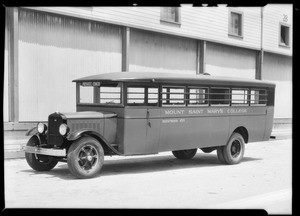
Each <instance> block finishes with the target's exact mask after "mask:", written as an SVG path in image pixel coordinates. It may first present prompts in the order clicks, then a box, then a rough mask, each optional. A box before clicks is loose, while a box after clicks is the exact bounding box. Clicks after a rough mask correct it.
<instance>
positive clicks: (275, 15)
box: [263, 4, 293, 56]
mask: <svg viewBox="0 0 300 216" xmlns="http://www.w3.org/2000/svg"><path fill="white" fill-rule="evenodd" d="M292 7H293V6H292V5H291V4H272V5H266V6H265V7H264V9H263V10H264V17H263V20H264V22H263V49H264V50H265V51H267V52H272V53H278V54H283V55H288V56H292V54H293V37H292V35H293V9H292ZM280 23H282V24H287V25H289V26H290V31H291V32H290V47H283V46H280V45H279V37H280V32H279V24H280Z"/></svg>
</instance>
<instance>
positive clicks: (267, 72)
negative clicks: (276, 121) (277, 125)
mask: <svg viewBox="0 0 300 216" xmlns="http://www.w3.org/2000/svg"><path fill="white" fill-rule="evenodd" d="M292 65H293V64H292V58H291V57H287V56H282V55H276V54H271V53H265V55H264V63H263V72H262V79H263V80H268V81H271V82H274V83H276V90H275V113H274V117H275V118H292V107H293V81H292V73H293V68H292Z"/></svg>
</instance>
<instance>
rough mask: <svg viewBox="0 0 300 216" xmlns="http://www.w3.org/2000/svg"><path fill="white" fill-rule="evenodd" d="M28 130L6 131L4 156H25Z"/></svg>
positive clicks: (284, 134)
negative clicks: (23, 148) (24, 149)
mask: <svg viewBox="0 0 300 216" xmlns="http://www.w3.org/2000/svg"><path fill="white" fill-rule="evenodd" d="M25 133H26V131H4V158H5V159H13V158H23V157H25V156H24V152H22V151H21V148H22V147H23V146H25V145H26V143H27V141H28V140H29V138H30V136H25ZM291 138H292V128H291V126H286V125H283V126H276V127H274V128H273V131H272V134H271V138H270V139H271V140H272V139H273V140H274V139H275V140H282V139H291Z"/></svg>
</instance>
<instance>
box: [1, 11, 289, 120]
mask: <svg viewBox="0 0 300 216" xmlns="http://www.w3.org/2000/svg"><path fill="white" fill-rule="evenodd" d="M180 10H181V23H180V25H178V24H172V23H166V22H163V21H161V20H160V8H159V7H129V8H126V7H125V8H124V7H86V8H84V7H76V8H75V7H36V8H32V10H27V9H24V8H20V9H19V26H16V27H15V28H17V29H18V35H19V41H18V44H17V45H18V53H17V59H18V61H19V62H18V71H17V74H18V80H19V82H18V83H17V85H18V89H19V97H18V98H19V121H20V122H27V121H45V120H47V116H48V115H49V113H51V112H54V111H56V110H58V111H75V85H74V83H72V82H71V81H72V80H73V79H75V78H78V77H82V76H88V75H93V74H97V73H104V72H113V71H120V70H121V69H122V31H121V29H122V28H123V27H122V26H129V27H131V28H130V43H129V52H128V53H129V58H128V59H129V60H128V62H129V63H128V64H129V70H131V71H163V72H166V71H172V72H176V73H187V74H191V73H196V65H197V51H199V50H197V43H198V42H199V40H202V39H203V40H206V41H207V42H206V44H207V45H206V51H205V53H204V54H205V58H204V60H205V69H206V72H208V73H210V74H211V75H214V76H232V77H234V76H238V77H245V78H251V79H254V78H255V72H256V71H255V70H256V52H257V50H260V48H264V49H265V52H264V53H265V57H264V60H263V61H264V62H263V70H262V71H263V72H262V79H265V80H273V81H274V82H276V83H277V90H276V91H277V94H276V101H277V102H276V107H277V109H278V110H275V118H278V117H279V118H286V117H287V118H290V117H291V106H289V104H292V99H291V97H286V95H290V94H291V88H292V81H291V78H286V79H282V78H281V76H282V74H291V71H292V62H291V57H284V55H285V56H291V55H292V48H291V47H290V48H289V49H288V48H286V47H285V48H283V47H280V46H278V40H279V38H278V37H277V36H276V35H278V34H279V21H280V19H282V17H281V16H283V15H288V20H287V21H288V22H289V23H290V24H291V25H292V19H291V18H290V17H292V9H291V6H287V7H282V5H275V6H273V5H268V6H266V7H265V8H264V10H263V12H264V23H263V28H264V31H263V36H264V38H265V39H264V41H263V43H262V44H261V43H260V38H261V27H262V26H261V8H227V7H220V8H219V7H212V8H210V7H182V8H181V9H180ZM231 10H234V11H240V12H242V13H243V16H244V37H243V38H233V37H230V36H228V20H229V13H230V11H231ZM49 12H51V13H49ZM274 14H279V15H278V17H277V18H276V19H272V17H274ZM64 15H66V16H64ZM111 24H114V25H111ZM291 27H292V26H291ZM274 29H275V30H274ZM291 29H292V28H291ZM276 31H277V32H276ZM164 33H166V34H164ZM291 35H292V32H291ZM7 39H8V40H9V38H7ZM123 45H124V44H123ZM231 45H233V46H231ZM261 45H262V46H263V47H261ZM291 45H292V38H291ZM9 53H10V50H9V47H7V43H6V48H5V63H6V64H5V75H6V77H8V71H10V69H9V66H10V64H9V63H8V64H7V59H9V55H10V54H9ZM271 53H279V54H282V55H276V54H271ZM123 63H124V62H123ZM275 65H276V66H275ZM274 71H275V72H274ZM287 76H290V77H291V75H287ZM6 81H7V78H5V82H4V121H9V119H8V116H9V113H8V112H9V109H8V105H7V104H8V88H9V83H8V82H6ZM57 86H60V87H61V88H57ZM54 87H56V88H54ZM283 104H288V105H287V106H288V109H285V107H284V105H283Z"/></svg>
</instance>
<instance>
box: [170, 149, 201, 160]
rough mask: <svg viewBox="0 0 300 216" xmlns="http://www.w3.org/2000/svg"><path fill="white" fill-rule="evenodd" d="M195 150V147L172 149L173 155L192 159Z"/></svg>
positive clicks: (183, 158)
mask: <svg viewBox="0 0 300 216" xmlns="http://www.w3.org/2000/svg"><path fill="white" fill-rule="evenodd" d="M196 152H197V149H187V150H178V151H172V153H173V155H174V156H175V157H176V158H178V159H182V160H187V159H192V158H193V157H194V156H195V154H196Z"/></svg>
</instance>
